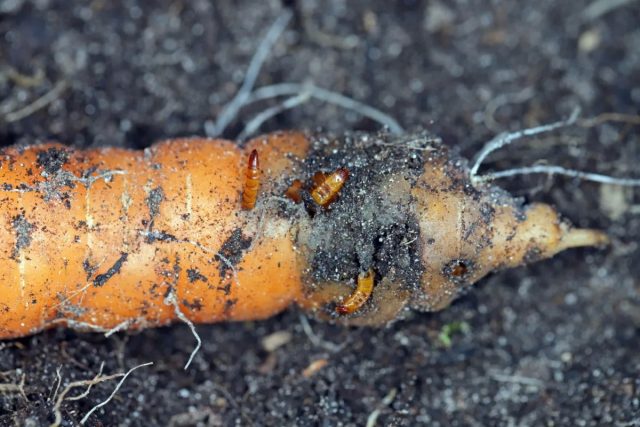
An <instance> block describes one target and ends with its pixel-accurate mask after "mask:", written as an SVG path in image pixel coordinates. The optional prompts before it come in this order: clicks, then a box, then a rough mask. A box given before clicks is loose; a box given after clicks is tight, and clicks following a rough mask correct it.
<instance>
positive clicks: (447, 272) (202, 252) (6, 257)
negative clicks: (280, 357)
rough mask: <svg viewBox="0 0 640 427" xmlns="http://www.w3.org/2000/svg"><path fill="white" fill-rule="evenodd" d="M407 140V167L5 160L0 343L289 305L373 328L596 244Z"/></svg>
mask: <svg viewBox="0 0 640 427" xmlns="http://www.w3.org/2000/svg"><path fill="white" fill-rule="evenodd" d="M416 138H417V140H418V141H421V143H422V144H423V147H422V148H423V149H422V150H419V151H413V150H412V151H408V150H407V149H406V147H405V146H404V145H403V140H402V139H398V138H397V137H391V136H384V135H382V136H379V135H378V136H372V135H367V134H357V135H351V136H349V137H347V138H346V139H333V138H326V137H322V136H309V135H307V134H304V133H299V132H290V133H275V134H270V135H267V136H264V137H259V138H256V139H254V140H252V141H250V142H249V143H248V144H246V146H245V147H242V148H240V147H238V146H237V145H236V144H234V143H231V142H228V141H223V140H206V139H177V140H170V141H166V142H162V143H159V144H156V145H154V146H152V147H151V148H149V149H146V150H144V151H129V150H122V149H116V148H103V149H93V150H86V151H82V150H74V149H71V148H68V147H65V146H63V145H60V144H46V145H37V146H31V147H26V148H21V147H9V148H6V149H4V150H3V151H2V155H1V157H0V192H1V195H2V198H1V203H2V205H1V206H2V208H1V211H0V213H1V215H0V221H2V226H1V227H0V338H4V339H6V338H15V337H20V336H24V335H28V334H33V333H35V332H37V331H40V330H42V329H44V328H47V327H51V326H54V325H67V326H69V327H74V328H78V329H87V328H89V329H95V330H111V329H114V328H120V327H125V326H126V327H128V328H143V327H151V326H159V325H166V324H169V323H171V322H173V321H175V320H176V319H178V318H179V317H180V315H183V316H185V317H186V318H188V319H189V320H190V321H192V322H195V323H198V322H218V321H232V320H235V321H238V320H250V319H263V318H267V317H270V316H273V315H274V314H276V313H279V312H281V311H282V310H284V309H286V308H287V307H289V306H291V305H292V304H294V303H296V304H298V305H299V306H300V307H302V308H303V309H305V310H309V311H311V312H314V313H316V314H317V315H318V316H319V317H325V318H328V319H331V320H334V321H337V322H342V323H345V324H381V323H384V322H387V321H389V320H391V319H393V318H395V317H396V316H397V315H398V313H399V312H400V311H401V310H402V309H403V308H404V307H412V308H414V309H418V310H439V309H442V308H444V307H446V306H447V305H448V304H449V303H450V302H451V301H452V300H453V299H454V298H455V297H456V296H457V295H458V294H459V293H460V292H461V291H462V290H463V289H465V288H467V287H468V286H469V285H471V284H472V283H475V282H476V281H478V280H479V279H480V278H482V277H483V276H485V275H486V274H487V273H488V272H490V271H493V270H495V269H497V268H506V267H513V266H516V265H520V264H523V263H527V262H531V261H534V260H537V259H542V258H547V257H550V256H553V255H554V254H555V253H557V252H559V251H561V250H563V249H566V248H569V247H575V246H591V245H599V244H603V243H605V242H606V241H607V238H606V236H605V235H604V234H602V233H600V232H598V231H592V230H579V229H573V228H572V227H571V226H570V225H569V224H568V223H566V222H565V221H563V220H561V219H560V218H559V216H558V214H557V213H556V212H555V211H554V210H553V209H552V208H551V207H549V206H547V205H542V204H535V205H531V206H528V207H527V206H521V205H520V204H519V203H518V202H517V201H515V200H514V199H512V198H511V197H510V196H509V195H508V194H506V193H505V192H503V191H501V190H499V189H497V188H495V187H492V186H490V185H488V184H479V185H477V186H475V187H474V186H473V185H471V183H470V181H469V171H468V169H467V168H466V166H464V163H463V162H461V161H460V159H457V158H455V156H451V155H450V154H449V153H448V152H447V150H446V148H445V147H444V146H442V145H441V144H438V143H435V142H433V141H432V140H430V139H428V138H424V137H422V136H416ZM412 143H414V144H415V141H413V142H412ZM251 153H256V154H251ZM258 155H259V166H258V160H257V159H258ZM258 167H259V171H258ZM347 170H348V172H347ZM335 171H338V172H339V173H338V174H337V175H336V172H335ZM316 172H322V175H321V179H322V180H324V181H326V180H331V182H324V183H323V182H320V183H318V182H313V180H312V179H311V178H312V177H313V175H314V174H315V173H316ZM331 177H333V178H331ZM334 181H335V182H334ZM292 184H293V186H292ZM329 184H330V185H329ZM323 185H324V187H323ZM292 187H295V191H292ZM319 189H321V191H319ZM320 193H321V194H320ZM337 193H339V194H337ZM285 194H287V197H285ZM318 195H322V196H323V197H321V198H318V197H317V196H318ZM336 195H339V197H337V198H336V197H335V196H336ZM318 200H320V201H319V202H318ZM296 202H300V203H296ZM329 203H330V204H329ZM243 207H245V209H243ZM252 207H253V208H252ZM362 272H368V273H367V274H366V276H362V274H363V273H362ZM358 277H361V279H360V280H358V282H359V283H358V284H357V285H356V279H357V278H358ZM365 277H366V279H365Z"/></svg>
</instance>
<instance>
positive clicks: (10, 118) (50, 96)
mask: <svg viewBox="0 0 640 427" xmlns="http://www.w3.org/2000/svg"><path fill="white" fill-rule="evenodd" d="M68 87H69V83H68V82H67V81H65V80H62V81H60V82H58V83H56V85H55V86H54V87H53V88H52V89H51V90H50V91H49V92H47V93H45V94H44V95H42V96H41V97H40V98H38V99H36V100H35V101H33V102H32V103H31V104H29V105H27V106H25V107H23V108H20V109H19V110H16V111H12V112H11V113H7V114H6V115H5V116H4V121H5V122H6V123H13V122H17V121H19V120H22V119H24V118H25V117H29V116H30V115H32V114H33V113H35V112H37V111H38V110H41V109H43V108H44V107H46V106H47V105H49V104H51V103H52V102H53V101H55V100H56V99H58V98H60V96H61V95H62V94H63V93H64V91H65V90H67V88H68Z"/></svg>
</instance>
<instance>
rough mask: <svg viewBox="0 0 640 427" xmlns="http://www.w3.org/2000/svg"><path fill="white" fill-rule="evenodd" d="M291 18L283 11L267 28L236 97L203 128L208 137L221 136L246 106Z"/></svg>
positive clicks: (290, 14)
mask: <svg viewBox="0 0 640 427" xmlns="http://www.w3.org/2000/svg"><path fill="white" fill-rule="evenodd" d="M292 16H293V15H292V13H291V12H290V11H289V10H285V11H284V12H283V13H282V14H281V15H280V16H279V17H278V18H277V19H276V20H275V22H274V23H273V25H272V26H271V28H269V31H267V34H266V35H265V37H264V39H262V42H261V43H260V45H259V46H258V49H257V50H256V52H255V54H254V55H253V58H251V62H250V64H249V68H248V69H247V74H246V75H245V77H244V81H243V82H242V86H241V87H240V90H238V93H236V96H234V98H233V99H232V100H231V102H229V103H228V104H227V105H226V106H225V108H224V109H223V110H222V112H221V113H220V115H219V116H218V118H217V119H216V122H215V123H214V124H213V125H211V126H205V132H206V133H207V136H208V137H211V138H212V137H216V136H219V135H220V134H222V132H224V130H225V129H226V128H227V126H228V125H229V123H231V121H232V120H233V119H234V118H235V117H236V115H237V114H238V111H240V108H242V106H243V105H245V104H246V102H247V100H248V99H249V97H250V96H251V91H252V90H253V87H254V85H255V84H256V80H257V79H258V75H259V74H260V70H261V69H262V65H263V64H264V62H265V60H266V59H267V56H268V55H269V53H271V50H272V49H273V45H274V44H275V43H276V41H277V40H278V39H279V38H280V35H281V34H282V32H283V31H284V30H285V28H286V27H287V25H288V24H289V21H290V20H291V17H292Z"/></svg>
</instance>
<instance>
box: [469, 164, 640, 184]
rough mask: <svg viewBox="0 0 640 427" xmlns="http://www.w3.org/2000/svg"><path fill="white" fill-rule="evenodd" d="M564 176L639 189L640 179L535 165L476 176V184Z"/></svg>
mask: <svg viewBox="0 0 640 427" xmlns="http://www.w3.org/2000/svg"><path fill="white" fill-rule="evenodd" d="M533 174H547V175H563V176H568V177H571V178H578V179H581V180H584V181H592V182H599V183H601V184H611V185H621V186H624V187H639V186H640V179H636V178H614V177H612V176H608V175H601V174H598V173H592V172H583V171H579V170H575V169H567V168H563V167H562V166H554V165H534V166H525V167H521V168H513V169H507V170H504V171H499V172H491V173H488V174H485V175H482V176H476V177H475V178H474V183H480V182H487V181H493V180H496V179H501V178H508V177H512V176H518V175H533Z"/></svg>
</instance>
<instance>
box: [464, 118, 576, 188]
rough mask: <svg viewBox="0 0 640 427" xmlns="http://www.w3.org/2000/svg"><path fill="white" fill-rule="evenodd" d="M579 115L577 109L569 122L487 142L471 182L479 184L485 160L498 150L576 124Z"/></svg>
mask: <svg viewBox="0 0 640 427" xmlns="http://www.w3.org/2000/svg"><path fill="white" fill-rule="evenodd" d="M579 114H580V109H579V108H576V109H575V110H573V112H572V113H571V116H570V117H569V118H568V119H567V120H562V121H559V122H555V123H551V124H548V125H542V126H537V127H534V128H529V129H523V130H519V131H517V132H511V133H502V134H500V135H498V136H496V137H495V138H493V139H492V140H491V141H489V142H487V143H486V144H485V146H484V147H483V148H482V150H480V153H478V156H477V157H476V160H475V162H474V163H473V167H472V168H471V172H470V173H471V181H472V182H473V183H474V184H475V183H476V182H478V179H479V178H480V177H478V169H480V166H481V165H482V162H483V161H484V159H486V158H487V156H488V155H489V154H491V153H493V152H494V151H496V150H499V149H501V148H502V147H504V146H506V145H509V144H512V143H513V142H515V141H518V140H520V139H522V138H525V137H529V136H535V135H540V134H542V133H548V132H551V131H554V130H556V129H560V128H563V127H567V126H571V125H572V124H574V123H575V122H576V120H577V119H578V116H579Z"/></svg>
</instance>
